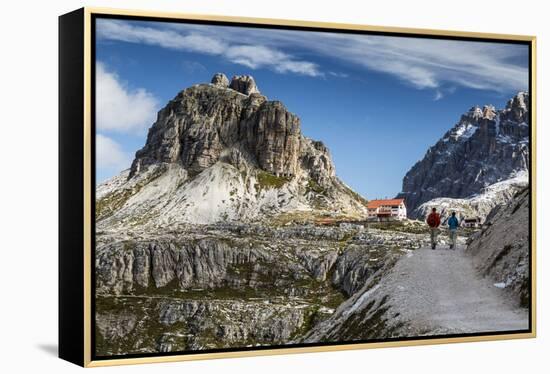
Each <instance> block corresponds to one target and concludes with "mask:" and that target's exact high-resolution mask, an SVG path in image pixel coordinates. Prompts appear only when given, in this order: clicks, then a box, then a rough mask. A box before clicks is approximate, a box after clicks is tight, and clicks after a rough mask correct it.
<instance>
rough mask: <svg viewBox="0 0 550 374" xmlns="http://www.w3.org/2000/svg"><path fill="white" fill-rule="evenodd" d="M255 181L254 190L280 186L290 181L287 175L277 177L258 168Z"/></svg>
mask: <svg viewBox="0 0 550 374" xmlns="http://www.w3.org/2000/svg"><path fill="white" fill-rule="evenodd" d="M256 179H257V183H256V185H255V187H256V190H265V189H269V188H281V187H282V186H284V185H285V184H286V183H288V182H290V178H288V177H278V176H276V175H274V174H271V173H268V172H265V171H263V170H259V171H258V173H257V175H256Z"/></svg>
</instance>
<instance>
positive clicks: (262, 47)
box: [97, 20, 528, 92]
mask: <svg viewBox="0 0 550 374" xmlns="http://www.w3.org/2000/svg"><path fill="white" fill-rule="evenodd" d="M97 30H98V35H99V36H100V38H104V39H110V40H122V41H128V42H135V43H138V42H141V43H147V44H153V45H158V46H161V47H165V48H172V49H180V50H186V51H192V52H197V53H205V54H210V55H219V56H220V57H223V58H225V59H227V60H229V61H232V62H235V63H238V64H241V65H243V66H247V67H249V68H251V69H259V68H269V69H272V70H274V71H277V72H280V73H289V72H290V73H296V74H303V75H309V76H321V77H323V76H326V75H331V76H335V75H333V74H331V73H330V71H329V72H327V73H326V74H325V73H324V72H323V71H322V70H321V67H320V66H319V64H318V63H317V60H316V61H315V62H313V61H307V60H306V59H305V58H303V57H300V56H312V55H315V56H317V57H319V56H320V57H322V58H324V59H330V60H332V61H335V60H336V61H340V62H344V63H346V64H352V65H353V66H354V67H361V68H364V69H365V70H368V71H376V72H381V73H385V74H389V75H391V76H394V77H396V78H398V79H400V80H402V81H403V82H405V83H406V84H409V85H411V86H413V87H416V88H418V89H432V90H434V91H436V90H440V91H441V90H442V89H443V88H444V87H448V86H453V87H468V88H474V89H482V90H492V91H496V92H504V91H510V90H515V91H519V90H526V89H527V88H528V67H527V63H526V57H527V51H528V49H527V46H526V45H518V44H506V43H490V42H481V41H480V42H472V41H460V40H444V39H429V38H415V37H394V36H381V35H367V34H365V35H360V34H339V33H330V32H302V31H292V30H276V29H262V28H254V29H251V28H243V27H230V26H210V25H192V24H176V23H173V24H170V23H165V24H164V23H163V24H160V23H151V22H132V23H129V22H122V21H116V20H100V21H98V28H97ZM290 51H292V53H291V52H290ZM518 61H523V62H522V63H519V62H518ZM343 74H346V72H343ZM341 77H342V78H343V77H344V76H343V75H342V76H341Z"/></svg>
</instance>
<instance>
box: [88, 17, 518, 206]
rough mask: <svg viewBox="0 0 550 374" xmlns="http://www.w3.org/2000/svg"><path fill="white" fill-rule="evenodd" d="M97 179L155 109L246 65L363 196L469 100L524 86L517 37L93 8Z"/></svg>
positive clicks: (109, 171) (138, 138)
mask: <svg viewBox="0 0 550 374" xmlns="http://www.w3.org/2000/svg"><path fill="white" fill-rule="evenodd" d="M96 35H97V38H96V40H97V45H96V61H97V70H96V87H97V91H96V92H97V96H96V103H97V107H96V110H97V112H96V118H97V122H96V125H97V170H96V176H97V181H98V182H101V181H103V180H105V179H107V178H109V177H111V176H113V175H116V174H118V173H119V172H120V171H121V170H123V169H126V168H128V167H129V166H130V163H131V161H132V159H133V154H134V153H135V151H136V150H138V149H139V148H141V147H142V146H143V144H144V143H145V139H146V135H147V129H148V128H149V127H150V126H151V125H152V123H153V122H154V120H155V117H156V112H157V111H158V110H159V109H160V108H162V107H163V106H164V105H165V104H166V103H167V102H168V100H170V99H172V98H173V97H174V96H176V94H177V93H178V92H179V91H181V90H182V89H185V88H186V87H189V86H190V85H193V84H196V83H206V82H209V81H210V79H211V77H212V76H213V75H214V73H217V72H223V73H225V74H226V75H227V76H228V77H229V78H231V76H233V75H237V74H249V75H252V76H253V77H254V78H255V80H256V83H257V85H258V87H259V89H260V91H261V92H262V94H264V95H266V96H267V97H268V98H269V99H271V100H280V101H282V102H283V103H284V104H285V105H286V106H287V108H288V109H289V110H290V111H292V112H294V113H295V114H297V115H298V116H299V117H300V119H301V123H302V133H303V134H304V135H305V136H308V137H311V138H313V139H316V140H322V141H323V142H324V143H325V144H326V145H327V146H328V147H329V149H330V151H331V153H332V156H333V159H334V162H335V164H336V173H337V175H338V176H339V177H340V178H341V179H342V180H343V181H344V182H346V183H347V184H348V185H350V186H351V187H352V188H354V189H355V190H356V191H358V192H359V193H361V194H362V195H364V196H365V197H367V198H369V199H373V198H380V197H386V196H387V197H393V196H395V194H397V193H398V192H399V191H400V190H401V183H402V178H403V176H404V175H405V173H406V172H407V171H408V170H409V168H410V167H411V166H412V165H414V163H415V162H416V161H418V160H419V159H421V158H422V157H423V156H424V154H425V152H426V151H427V149H428V147H429V146H431V145H432V144H434V143H435V142H436V141H437V140H438V139H439V138H440V137H441V136H442V135H443V134H444V133H445V132H446V131H447V130H448V129H449V128H451V127H452V126H453V125H454V124H455V123H456V122H457V121H458V119H459V118H460V115H461V114H462V113H464V112H465V111H467V110H468V109H469V108H470V107H472V106H474V105H480V106H482V105H485V104H493V105H495V106H496V107H497V108H502V107H503V106H504V105H505V103H506V101H507V100H508V99H509V98H510V97H512V96H513V95H514V94H516V93H517V92H518V91H522V90H527V89H528V48H527V46H525V45H514V44H505V43H482V42H464V41H447V40H435V39H419V38H401V37H400V38H397V37H388V36H373V35H354V34H335V33H312V32H307V33H306V32H300V31H290V30H269V29H250V28H238V27H228V26H211V25H186V24H175V23H158V22H143V21H121V20H112V19H99V20H98V21H97V27H96Z"/></svg>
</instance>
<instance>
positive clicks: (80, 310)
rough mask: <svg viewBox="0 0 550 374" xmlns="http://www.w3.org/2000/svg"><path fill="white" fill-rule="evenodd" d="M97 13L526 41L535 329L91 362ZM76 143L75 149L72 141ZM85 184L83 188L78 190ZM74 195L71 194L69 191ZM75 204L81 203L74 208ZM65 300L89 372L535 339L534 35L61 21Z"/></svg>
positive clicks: (83, 16)
mask: <svg viewBox="0 0 550 374" xmlns="http://www.w3.org/2000/svg"><path fill="white" fill-rule="evenodd" d="M94 16H110V17H117V16H120V17H136V18H138V19H139V18H141V19H152V20H155V19H156V20H159V19H162V20H178V21H182V20H200V21H206V22H224V23H229V24H231V23H235V24H238V25H241V26H242V25H247V24H250V25H257V26H258V25H259V26H265V27H269V26H279V27H290V28H308V29H317V30H347V31H358V32H373V33H384V34H395V35H424V36H437V37H449V38H467V39H468V40H474V39H479V40H487V39H490V40H513V41H522V42H525V43H527V44H528V45H529V47H530V54H531V55H530V95H531V101H530V103H531V104H530V105H531V134H530V136H531V138H530V140H531V150H532V151H531V163H530V171H531V174H530V177H531V179H530V182H531V183H530V186H531V196H530V203H531V205H530V210H531V212H530V214H531V227H530V229H531V243H530V244H531V262H530V267H531V305H530V313H531V315H530V318H531V329H530V331H529V332H525V333H511V334H494V335H482V336H461V337H444V338H418V339H410V340H409V339H404V340H392V341H383V342H372V343H349V344H328V345H320V346H319V345H318V346H301V347H288V348H287V347H281V348H271V349H256V350H255V349H242V350H236V351H235V350H232V351H225V352H214V353H185V354H172V355H158V356H148V357H129V358H114V359H100V360H96V359H93V355H92V350H93V347H92V334H93V331H92V318H93V315H92V297H93V295H92V279H93V278H92V271H93V268H94V264H93V263H92V243H93V233H92V219H93V217H92V212H93V209H92V204H93V201H92V196H93V195H92V183H93V182H92V180H93V179H92V173H93V172H94V170H93V164H92V145H93V141H94V136H95V135H94V134H93V133H92V129H93V127H92V121H93V120H94V119H93V113H92V104H91V102H92V95H93V92H92V90H91V87H92V81H91V79H92V64H93V60H92V59H93V56H92V41H93V38H92V19H93V17H94ZM75 142H76V143H78V144H69V143H75ZM80 187H82V189H80ZM71 190H72V191H71ZM75 204H76V205H77V206H75ZM59 235H60V249H59V250H60V285H59V287H60V295H59V306H60V316H59V323H60V324H59V329H60V333H59V334H60V347H59V355H60V357H61V358H64V359H66V360H68V361H71V362H73V363H76V364H78V365H81V366H84V367H99V366H112V365H129V364H142V363H154V362H174V361H189V360H206V359H216V358H229V357H250V356H263V355H280V354H291V353H307V352H330V351H340V350H352V349H353V350H355V349H369V348H385V347H399V346H415V345H429V344H448V343H459V342H478V341H494V340H507V339H525V338H534V337H536V253H535V248H536V37H535V36H526V35H507V34H493V33H479V32H464V31H448V30H430V29H415V28H400V27H386V26H369V25H357V24H342V23H326V22H312V21H298V20H281V19H269V18H248V17H231V16H219V15H202V14H186V13H165V12H155V11H140V10H121V9H110V8H94V7H91V8H89V7H86V8H82V9H79V10H77V11H74V12H72V13H68V14H66V15H63V16H61V17H60V233H59Z"/></svg>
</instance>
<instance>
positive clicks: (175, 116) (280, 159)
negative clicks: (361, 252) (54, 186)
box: [96, 73, 366, 230]
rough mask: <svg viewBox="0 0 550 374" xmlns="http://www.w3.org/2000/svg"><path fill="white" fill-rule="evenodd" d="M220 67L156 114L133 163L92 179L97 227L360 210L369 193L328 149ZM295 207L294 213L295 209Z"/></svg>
mask: <svg viewBox="0 0 550 374" xmlns="http://www.w3.org/2000/svg"><path fill="white" fill-rule="evenodd" d="M227 81H228V80H227V77H225V75H223V74H221V73H218V74H216V75H215V76H214V77H213V78H212V80H211V83H209V84H198V85H195V86H192V87H189V88H187V89H185V90H183V91H181V92H180V93H179V94H178V95H177V96H176V97H175V98H174V99H172V100H171V101H170V102H169V103H168V104H167V105H166V106H165V107H164V108H163V109H161V110H160V111H159V113H158V117H157V120H156V122H155V123H154V124H153V126H152V127H151V128H150V129H149V133H148V135H147V141H146V144H145V145H144V146H143V148H142V149H140V150H139V151H137V152H136V156H135V159H134V161H133V162H132V166H131V169H130V171H129V172H123V173H122V174H121V175H119V176H116V177H113V178H112V179H111V180H109V181H106V182H104V183H102V184H101V185H99V186H98V188H97V197H98V203H97V207H96V218H97V221H98V227H100V228H109V229H112V228H114V227H119V228H120V229H121V230H122V229H124V230H128V229H133V228H134V227H138V226H139V227H142V228H143V227H145V226H147V225H152V226H158V225H161V226H163V227H167V226H176V225H178V224H183V223H185V224H209V223H214V222H217V223H219V222H228V221H231V222H235V221H241V222H242V221H258V220H269V219H272V218H274V217H277V216H280V215H282V214H287V215H291V214H295V213H296V212H304V211H309V212H311V213H310V214H309V216H310V217H311V219H315V217H317V216H327V215H331V216H335V215H339V216H346V217H355V218H357V219H360V218H361V217H364V215H365V214H366V201H365V200H364V199H363V198H362V197H361V196H360V195H358V194H357V193H355V192H354V191H352V190H351V189H350V188H349V187H347V186H346V185H345V184H344V183H343V182H342V181H340V180H339V179H338V177H337V176H336V172H335V167H334V163H333V162H332V159H331V156H330V152H329V150H328V148H327V147H326V146H325V145H324V144H323V143H322V142H320V141H314V140H311V139H309V138H306V137H305V136H303V134H302V132H301V128H300V119H299V118H298V116H297V115H295V114H293V113H291V112H289V111H288V110H287V108H286V107H285V106H284V104H283V103H281V102H280V101H270V100H268V99H267V98H266V97H265V96H263V95H261V94H260V93H259V91H258V88H257V86H256V83H255V82H254V79H253V78H252V77H250V76H236V77H233V79H232V81H231V83H230V84H228V83H227ZM300 214H301V213H298V215H300Z"/></svg>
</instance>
